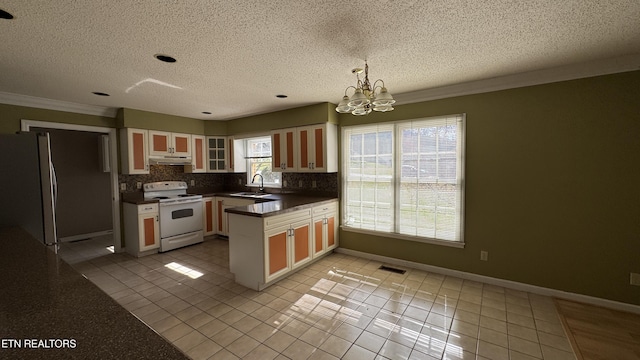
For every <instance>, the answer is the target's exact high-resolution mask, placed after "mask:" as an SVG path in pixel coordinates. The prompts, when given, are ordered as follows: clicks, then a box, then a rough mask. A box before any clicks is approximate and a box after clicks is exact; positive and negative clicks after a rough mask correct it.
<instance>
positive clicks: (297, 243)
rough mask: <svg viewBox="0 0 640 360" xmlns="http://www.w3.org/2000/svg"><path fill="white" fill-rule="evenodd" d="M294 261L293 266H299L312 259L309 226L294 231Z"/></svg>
mask: <svg viewBox="0 0 640 360" xmlns="http://www.w3.org/2000/svg"><path fill="white" fill-rule="evenodd" d="M293 247H294V255H295V256H294V260H293V265H294V266H295V265H297V264H299V263H301V262H303V261H305V260H307V259H310V258H311V255H310V254H311V251H310V250H311V249H310V248H309V225H304V226H301V227H299V228H297V229H295V230H294V237H293Z"/></svg>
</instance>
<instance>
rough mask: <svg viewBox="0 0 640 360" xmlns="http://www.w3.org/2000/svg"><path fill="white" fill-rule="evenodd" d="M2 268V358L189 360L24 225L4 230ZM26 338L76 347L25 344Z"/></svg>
mask: <svg viewBox="0 0 640 360" xmlns="http://www.w3.org/2000/svg"><path fill="white" fill-rule="evenodd" d="M0 273H1V274H2V276H0V289H1V291H2V294H1V295H0V341H2V343H1V344H0V345H2V346H0V358H3V359H63V358H64V359H125V358H126V359H188V357H186V356H185V355H184V354H183V353H182V352H181V351H180V350H178V349H177V348H175V347H174V346H173V345H171V344H170V343H169V342H167V341H166V340H165V339H164V338H162V337H161V336H160V335H158V334H157V333H156V332H154V331H153V330H152V329H151V328H149V327H148V326H147V325H145V324H144V323H143V322H142V321H140V320H138V318H136V317H135V316H134V315H133V314H131V313H130V312H128V311H127V310H125V309H124V308H123V307H122V306H120V305H119V304H118V303H117V302H116V301H115V300H113V299H112V298H111V297H110V296H109V295H107V294H105V293H104V292H103V291H102V290H100V289H99V288H98V287H97V286H96V285H94V284H93V283H92V282H90V281H89V280H87V279H86V278H84V277H83V276H82V275H80V274H79V273H78V272H77V271H75V270H74V269H73V268H72V267H71V266H70V265H68V264H67V263H66V262H64V261H63V260H62V259H60V258H59V257H58V256H57V255H56V254H54V252H53V251H51V250H50V249H48V248H47V247H46V246H44V244H42V243H40V242H39V241H37V240H36V239H34V238H33V237H32V236H31V235H29V234H28V233H27V232H25V231H24V230H22V229H19V228H2V229H0ZM7 339H9V340H7ZM11 339H15V340H19V341H20V342H22V343H23V347H22V348H15V346H11V345H10V344H9V341H10V340H11ZM25 339H36V340H43V341H44V342H43V343H42V345H47V343H46V342H52V343H53V344H55V342H53V341H54V340H56V339H57V340H65V339H66V340H74V341H75V348H68V347H67V348H62V349H58V348H48V349H47V348H35V349H34V348H25V347H24V340H25ZM49 339H54V340H49ZM61 343H62V341H58V344H61Z"/></svg>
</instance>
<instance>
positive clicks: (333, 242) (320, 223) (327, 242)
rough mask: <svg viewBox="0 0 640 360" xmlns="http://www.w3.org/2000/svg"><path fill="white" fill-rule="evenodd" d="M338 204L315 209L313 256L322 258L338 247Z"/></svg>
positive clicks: (320, 206) (332, 203) (324, 205)
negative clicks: (321, 256)
mask: <svg viewBox="0 0 640 360" xmlns="http://www.w3.org/2000/svg"><path fill="white" fill-rule="evenodd" d="M337 204H338V203H337V201H336V202H331V203H328V204H323V205H319V206H315V207H314V208H313V244H314V247H313V256H314V257H316V256H320V255H322V254H324V253H326V252H327V251H329V250H332V249H335V248H336V247H337V246H338V228H337V226H336V225H337V223H336V217H337V216H338V205H337Z"/></svg>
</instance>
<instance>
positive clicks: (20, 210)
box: [0, 132, 57, 251]
mask: <svg viewBox="0 0 640 360" xmlns="http://www.w3.org/2000/svg"><path fill="white" fill-rule="evenodd" d="M56 194H57V184H56V176H55V170H54V167H53V163H52V162H51V151H50V140H49V134H37V133H34V132H22V133H18V134H0V227H9V226H18V227H21V228H23V229H24V230H26V231H27V232H28V233H30V234H31V235H32V236H33V237H35V238H36V239H38V240H40V241H42V242H43V243H44V244H45V245H48V246H52V247H53V249H54V251H57V235H56V211H55V209H56V206H55V202H56Z"/></svg>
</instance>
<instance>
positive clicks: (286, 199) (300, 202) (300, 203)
mask: <svg viewBox="0 0 640 360" xmlns="http://www.w3.org/2000/svg"><path fill="white" fill-rule="evenodd" d="M265 199H269V200H272V201H267V202H258V203H256V204H253V205H247V206H238V207H234V208H229V209H226V210H225V211H226V212H228V213H232V214H240V215H247V216H256V217H268V216H274V215H279V214H284V213H288V212H292V211H296V210H301V209H305V208H308V207H312V206H316V205H320V204H323V203H328V202H331V201H335V200H337V199H338V198H337V197H327V196H308V195H293V194H271V195H269V197H267V198H261V199H260V200H265Z"/></svg>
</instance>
